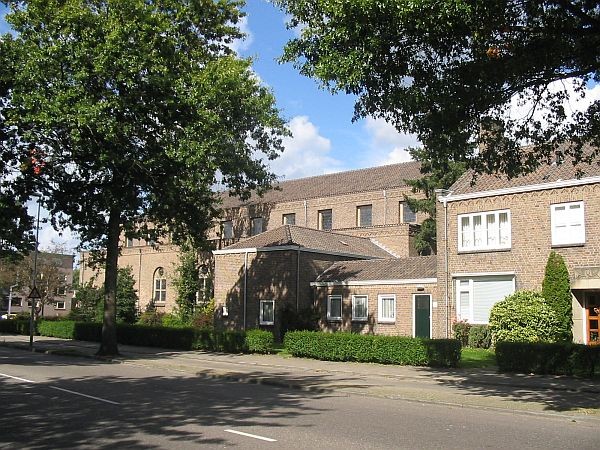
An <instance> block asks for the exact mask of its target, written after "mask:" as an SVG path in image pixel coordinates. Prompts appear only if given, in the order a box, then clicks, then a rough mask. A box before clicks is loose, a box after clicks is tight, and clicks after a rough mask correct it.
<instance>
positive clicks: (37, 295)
mask: <svg viewBox="0 0 600 450" xmlns="http://www.w3.org/2000/svg"><path fill="white" fill-rule="evenodd" d="M34 196H35V197H37V199H38V200H37V205H38V207H37V219H36V226H35V252H34V253H33V283H32V287H31V293H30V294H29V300H30V301H31V315H30V316H29V350H30V351H33V350H34V349H33V330H34V323H35V303H36V301H37V300H38V299H39V298H41V295H40V293H39V291H38V288H37V260H38V253H39V250H38V245H39V238H40V208H41V204H42V196H41V195H34Z"/></svg>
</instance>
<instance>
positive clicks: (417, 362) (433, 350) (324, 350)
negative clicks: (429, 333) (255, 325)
mask: <svg viewBox="0 0 600 450" xmlns="http://www.w3.org/2000/svg"><path fill="white" fill-rule="evenodd" d="M283 345H284V347H285V349H286V350H287V351H288V352H289V353H291V354H292V355H294V356H300V357H305V358H314V359H322V360H326V361H359V362H376V363H381V364H401V365H412V366H444V367H456V366H457V365H458V361H459V360H460V349H461V345H460V342H459V341H457V340H455V339H420V338H411V337H401V336H373V335H362V334H355V333H323V332H314V331H290V332H288V333H286V335H285V338H284V340H283Z"/></svg>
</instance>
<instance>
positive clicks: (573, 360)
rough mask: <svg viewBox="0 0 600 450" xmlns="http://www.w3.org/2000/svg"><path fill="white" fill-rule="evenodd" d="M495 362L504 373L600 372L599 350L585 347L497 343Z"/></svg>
mask: <svg viewBox="0 0 600 450" xmlns="http://www.w3.org/2000/svg"><path fill="white" fill-rule="evenodd" d="M496 360H497V362H498V368H499V369H500V370H501V371H503V372H524V373H536V374H553V375H578V376H584V377H591V376H593V375H594V374H595V373H600V347H589V346H587V345H582V344H572V343H530V342H498V344H496Z"/></svg>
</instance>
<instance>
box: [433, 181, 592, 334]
mask: <svg viewBox="0 0 600 450" xmlns="http://www.w3.org/2000/svg"><path fill="white" fill-rule="evenodd" d="M573 201H583V202H584V209H585V228H586V242H585V245H582V246H573V247H556V248H553V247H552V243H551V225H550V223H551V222H550V205H552V204H555V203H566V202H573ZM499 209H509V210H510V214H511V248H510V249H508V250H503V251H484V252H471V253H459V252H458V221H457V216H458V215H459V214H465V213H473V212H484V211H493V210H499ZM437 214H438V215H437V216H438V218H439V223H438V254H439V255H440V256H441V257H440V258H438V281H439V283H440V289H442V293H443V289H444V285H445V258H444V254H443V248H444V244H445V241H444V225H443V218H444V209H443V205H442V204H441V203H438V211H437ZM448 219H449V223H448V249H449V251H448V265H449V273H450V274H453V273H471V272H472V273H482V272H505V271H511V272H512V271H514V272H515V278H516V289H518V290H522V289H528V290H539V289H541V284H542V280H543V277H544V269H545V266H546V262H547V259H548V255H549V253H550V251H551V250H555V251H556V252H558V253H560V254H561V255H562V256H563V257H564V259H565V262H566V264H567V267H568V268H573V267H582V266H598V265H600V233H598V229H600V184H593V185H584V186H576V187H569V188H561V189H553V190H543V191H535V192H527V193H520V194H510V195H502V196H495V197H487V198H479V199H471V200H462V201H456V202H450V203H448ZM449 281H450V282H449V294H450V298H451V300H452V301H451V306H452V308H451V311H450V318H451V319H452V318H454V317H456V310H455V299H454V297H455V295H454V287H453V285H452V280H451V279H450V280H449ZM574 302H575V303H574V305H575V306H576V308H574V319H575V320H576V321H580V320H581V312H582V311H581V305H580V304H578V302H577V301H576V299H574ZM444 320H445V317H438V321H444ZM580 330H581V323H580V322H579V323H576V324H575V326H574V332H575V333H579V334H581V332H580Z"/></svg>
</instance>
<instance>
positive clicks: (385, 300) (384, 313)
mask: <svg viewBox="0 0 600 450" xmlns="http://www.w3.org/2000/svg"><path fill="white" fill-rule="evenodd" d="M395 319H396V297H395V296H391V295H390V296H383V295H382V296H379V320H380V321H389V322H393V321H394V320H395Z"/></svg>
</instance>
